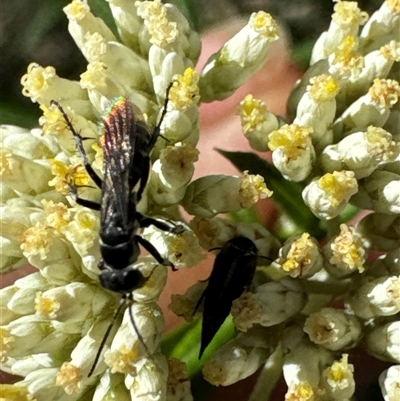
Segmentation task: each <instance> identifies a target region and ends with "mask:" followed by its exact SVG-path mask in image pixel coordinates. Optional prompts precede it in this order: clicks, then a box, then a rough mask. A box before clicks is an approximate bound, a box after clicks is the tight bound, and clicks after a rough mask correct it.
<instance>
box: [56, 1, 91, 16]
mask: <svg viewBox="0 0 400 401" xmlns="http://www.w3.org/2000/svg"><path fill="white" fill-rule="evenodd" d="M63 10H64V12H65V14H66V16H67V17H68V19H70V20H72V21H74V20H75V21H79V20H81V19H83V18H84V17H85V16H86V14H87V13H88V12H89V11H90V8H89V6H88V5H87V3H86V2H85V1H82V0H74V1H73V2H72V3H70V4H68V5H67V6H66V7H64V9H63Z"/></svg>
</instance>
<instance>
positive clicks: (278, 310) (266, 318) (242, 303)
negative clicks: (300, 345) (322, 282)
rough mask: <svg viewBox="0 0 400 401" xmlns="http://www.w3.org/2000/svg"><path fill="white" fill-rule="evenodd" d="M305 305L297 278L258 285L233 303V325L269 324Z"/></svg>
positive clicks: (291, 314) (280, 320)
mask: <svg viewBox="0 0 400 401" xmlns="http://www.w3.org/2000/svg"><path fill="white" fill-rule="evenodd" d="M304 305H305V296H304V293H303V292H302V291H301V289H300V287H299V286H298V285H297V283H296V282H294V281H291V280H287V279H284V280H281V281H279V282H271V283H266V284H263V285H260V286H259V287H257V289H256V291H255V293H254V294H253V293H252V292H245V293H244V294H242V295H241V296H240V297H239V298H238V299H235V300H234V301H233V304H232V316H233V322H234V324H235V326H236V327H237V328H238V329H239V330H241V331H248V330H249V329H250V328H251V327H252V326H253V325H256V324H260V325H261V326H264V327H268V326H274V325H276V324H279V323H281V322H283V321H285V320H287V319H288V318H289V317H290V316H294V315H295V314H296V313H298V312H299V311H300V310H301V309H302V308H303V306H304Z"/></svg>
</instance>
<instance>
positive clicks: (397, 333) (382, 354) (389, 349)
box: [365, 321, 400, 363]
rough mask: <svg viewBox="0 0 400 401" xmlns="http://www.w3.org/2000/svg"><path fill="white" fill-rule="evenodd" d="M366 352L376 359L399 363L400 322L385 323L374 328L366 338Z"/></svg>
mask: <svg viewBox="0 0 400 401" xmlns="http://www.w3.org/2000/svg"><path fill="white" fill-rule="evenodd" d="M365 345H366V347H367V350H368V352H370V353H371V354H372V355H374V356H375V357H376V358H378V359H381V360H384V361H389V362H394V363H400V322H399V321H395V322H391V323H386V324H384V325H382V326H378V327H376V328H374V329H373V330H372V331H371V332H370V333H369V334H368V335H367V336H366V337H365Z"/></svg>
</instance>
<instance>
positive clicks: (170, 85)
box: [157, 82, 174, 127]
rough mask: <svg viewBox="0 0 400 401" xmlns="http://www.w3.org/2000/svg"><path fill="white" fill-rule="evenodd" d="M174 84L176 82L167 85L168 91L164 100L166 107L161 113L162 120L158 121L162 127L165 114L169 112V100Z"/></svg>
mask: <svg viewBox="0 0 400 401" xmlns="http://www.w3.org/2000/svg"><path fill="white" fill-rule="evenodd" d="M173 86H174V82H170V84H169V85H168V87H167V90H166V93H165V101H164V107H163V111H162V113H161V117H160V121H159V122H158V125H157V126H158V127H161V124H162V122H163V120H164V117H165V115H166V114H167V106H168V102H169V92H170V91H171V88H172V87H173Z"/></svg>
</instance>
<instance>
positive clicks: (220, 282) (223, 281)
mask: <svg viewBox="0 0 400 401" xmlns="http://www.w3.org/2000/svg"><path fill="white" fill-rule="evenodd" d="M215 249H216V248H215ZM212 250H214V249H212ZM257 258H258V251H257V247H256V245H255V244H254V242H253V241H251V240H250V239H248V238H246V237H235V238H232V239H231V240H229V241H228V242H227V243H226V244H225V245H224V246H223V247H222V249H221V252H220V253H219V254H218V255H217V256H216V258H215V261H214V266H213V269H212V272H211V275H210V278H209V279H208V285H207V288H206V289H205V290H204V292H203V294H202V296H201V297H200V299H199V301H198V303H197V305H196V309H197V308H198V307H199V305H200V303H201V302H202V300H203V299H204V308H203V322H202V328H201V346H200V354H199V358H201V356H202V355H203V352H204V350H205V349H206V348H207V346H208V345H209V344H210V342H211V340H212V339H213V338H214V336H215V334H216V333H217V331H218V330H219V328H220V327H221V325H222V323H223V322H224V321H225V319H226V318H227V316H228V315H229V313H230V311H231V307H232V302H233V301H234V300H235V299H237V298H239V297H240V296H241V295H242V294H243V292H244V290H245V289H246V288H248V287H249V286H250V284H251V282H252V280H253V277H254V273H255V271H256V266H257Z"/></svg>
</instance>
